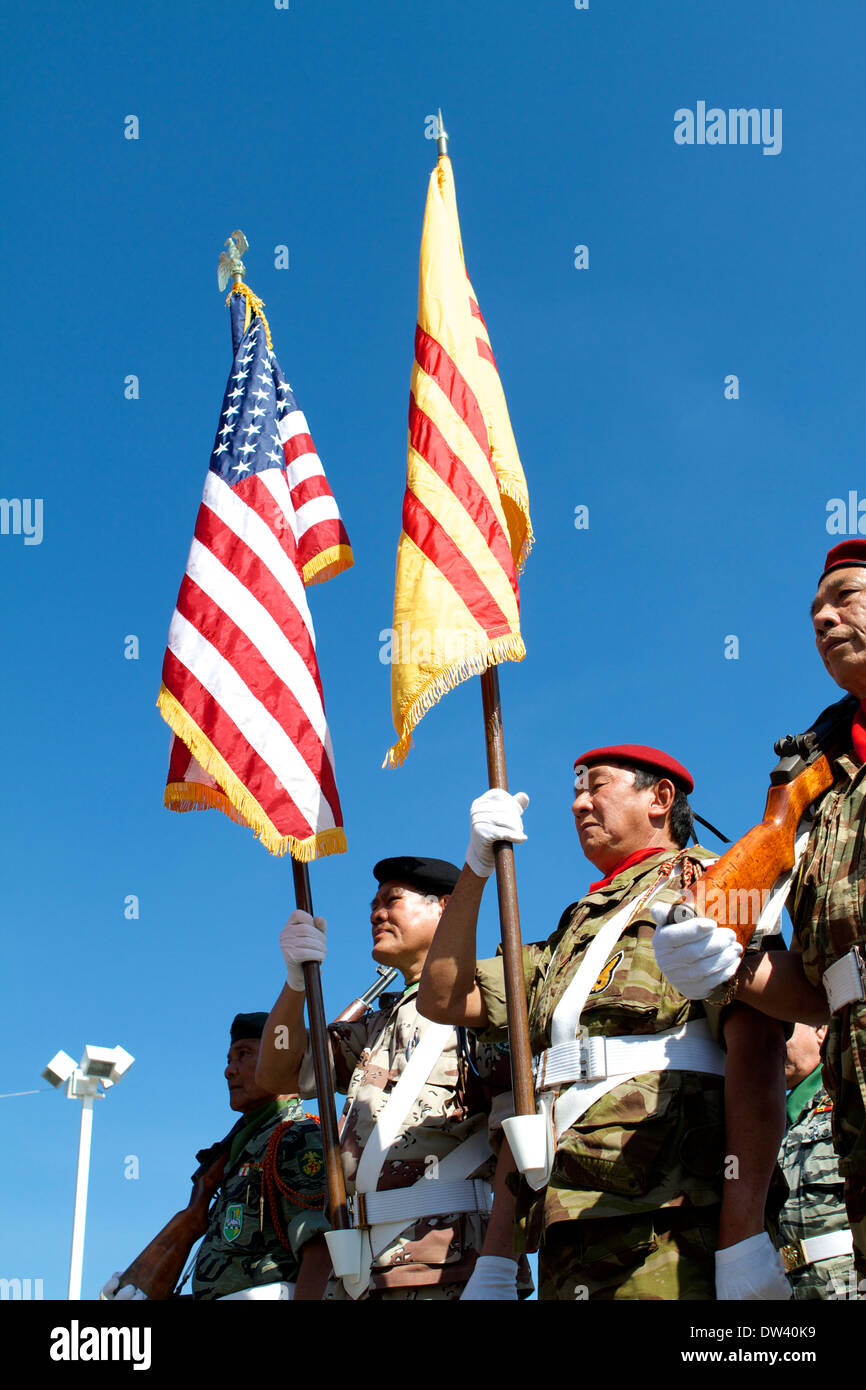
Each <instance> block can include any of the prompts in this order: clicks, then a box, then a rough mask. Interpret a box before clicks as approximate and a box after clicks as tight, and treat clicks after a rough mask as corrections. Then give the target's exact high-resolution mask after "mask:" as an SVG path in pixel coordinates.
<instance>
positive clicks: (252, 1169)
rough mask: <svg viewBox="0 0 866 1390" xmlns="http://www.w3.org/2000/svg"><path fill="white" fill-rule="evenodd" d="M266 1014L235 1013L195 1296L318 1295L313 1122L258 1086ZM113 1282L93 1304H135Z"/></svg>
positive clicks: (320, 1225)
mask: <svg viewBox="0 0 866 1390" xmlns="http://www.w3.org/2000/svg"><path fill="white" fill-rule="evenodd" d="M267 1017H268V1016H267V1014H266V1013H261V1012H259V1013H241V1014H236V1016H235V1018H234V1020H233V1022H232V1025H231V1029H230V1045H229V1051H228V1058H227V1062H226V1069H225V1078H226V1081H227V1082H228V1088H229V1105H230V1107H231V1109H232V1110H236V1111H238V1112H239V1113H240V1115H241V1117H242V1118H241V1120H240V1121H239V1122H238V1124H237V1125H235V1127H234V1129H233V1131H232V1133H231V1136H230V1140H231V1142H230V1148H229V1154H228V1160H227V1162H226V1166H225V1175H224V1177H223V1180H222V1182H221V1184H220V1187H219V1191H218V1193H217V1196H216V1199H215V1201H214V1204H213V1206H212V1207H211V1209H210V1212H209V1216H208V1229H207V1231H206V1233H205V1236H204V1238H203V1240H202V1243H201V1245H200V1246H199V1250H198V1255H197V1257H196V1263H195V1269H194V1271H193V1276H192V1296H193V1298H196V1299H217V1298H227V1299H257V1300H258V1299H261V1300H269V1299H290V1298H293V1297H297V1298H298V1299H302V1298H315V1299H318V1298H320V1297H321V1290H322V1288H323V1287H324V1282H325V1278H326V1276H327V1268H328V1260H327V1249H326V1247H325V1242H324V1232H325V1231H327V1230H329V1229H330V1223H329V1222H328V1219H327V1217H326V1216H325V1215H324V1212H323V1208H324V1199H325V1163H324V1154H323V1151H322V1141H321V1136H320V1133H319V1125H318V1122H317V1121H316V1119H315V1118H314V1117H313V1116H310V1115H307V1114H306V1113H305V1111H304V1107H303V1105H302V1103H301V1101H300V1099H299V1097H298V1095H297V1094H294V1095H288V1094H276V1093H275V1092H274V1091H273V1090H269V1089H267V1088H265V1087H263V1086H261V1085H259V1083H258V1081H257V1080H256V1065H257V1063H258V1057H259V1046H260V1042H261V1036H262V1029H263V1028H264V1025H265V1023H266V1021H267ZM119 1282H120V1276H119V1275H116V1274H115V1275H113V1276H112V1278H111V1279H110V1280H109V1281H108V1283H107V1284H106V1285H105V1287H104V1288H103V1290H102V1294H101V1297H103V1298H108V1299H110V1298H115V1299H120V1300H126V1299H143V1298H146V1297H147V1295H146V1294H145V1293H144V1292H143V1291H142V1290H140V1289H135V1288H133V1287H132V1286H131V1285H129V1284H125V1285H123V1286H122V1287H118V1285H119Z"/></svg>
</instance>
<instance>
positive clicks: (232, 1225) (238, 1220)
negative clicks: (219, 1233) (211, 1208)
mask: <svg viewBox="0 0 866 1390" xmlns="http://www.w3.org/2000/svg"><path fill="white" fill-rule="evenodd" d="M243 1224H244V1209H243V1207H242V1206H241V1205H240V1204H238V1205H236V1206H232V1207H229V1208H228V1210H227V1211H226V1219H225V1221H224V1222H223V1235H224V1236H225V1238H226V1240H237V1238H238V1236H239V1235H240V1233H241V1231H242V1230H243Z"/></svg>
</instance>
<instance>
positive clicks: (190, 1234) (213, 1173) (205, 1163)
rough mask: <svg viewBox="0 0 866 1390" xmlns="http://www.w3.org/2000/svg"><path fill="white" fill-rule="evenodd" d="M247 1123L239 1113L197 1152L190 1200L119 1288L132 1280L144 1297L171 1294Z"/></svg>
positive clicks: (205, 1224)
mask: <svg viewBox="0 0 866 1390" xmlns="http://www.w3.org/2000/svg"><path fill="white" fill-rule="evenodd" d="M246 1123H247V1121H246V1119H245V1118H244V1116H243V1115H242V1116H241V1118H240V1119H239V1120H238V1122H237V1124H235V1125H233V1126H232V1128H231V1129H230V1130H229V1132H228V1134H227V1135H226V1136H225V1138H224V1139H221V1140H220V1141H219V1143H218V1144H212V1145H211V1147H210V1148H209V1149H200V1150H199V1151H198V1153H197V1154H196V1159H197V1161H198V1165H199V1166H198V1168H197V1169H196V1170H195V1172H194V1173H193V1175H192V1195H191V1197H190V1199H189V1204H188V1205H187V1206H186V1207H184V1208H183V1210H182V1211H179V1212H176V1213H175V1215H174V1216H173V1217H172V1218H171V1220H170V1221H169V1222H167V1223H166V1225H165V1226H163V1228H162V1230H161V1231H160V1232H159V1234H158V1235H156V1236H154V1238H153V1240H152V1241H151V1242H150V1244H149V1245H147V1246H145V1248H144V1250H142V1252H141V1254H140V1255H138V1256H137V1257H136V1258H135V1259H134V1260H133V1262H132V1264H131V1265H130V1266H129V1268H128V1269H126V1270H124V1272H123V1274H122V1275H121V1276H120V1283H119V1284H118V1288H119V1289H122V1288H123V1286H124V1284H134V1285H135V1287H136V1288H137V1289H141V1291H142V1293H146V1294H147V1297H148V1298H149V1299H151V1300H153V1299H167V1298H171V1296H172V1293H173V1292H174V1289H175V1286H176V1284H177V1281H178V1280H179V1278H180V1276H181V1273H182V1272H183V1267H184V1265H185V1264H186V1262H187V1259H188V1258H189V1252H190V1250H191V1249H192V1247H193V1246H194V1245H195V1243H196V1241H197V1240H199V1239H200V1237H201V1236H203V1235H204V1233H205V1231H206V1230H207V1228H208V1213H209V1211H210V1205H211V1200H212V1198H213V1196H214V1194H215V1193H216V1191H217V1188H218V1187H219V1185H220V1183H221V1182H222V1180H223V1177H224V1176H225V1170H226V1164H227V1162H228V1156H229V1152H230V1150H231V1144H232V1139H233V1138H234V1136H235V1134H236V1133H237V1132H238V1131H239V1130H240V1129H241V1128H242V1126H243V1125H245V1124H246Z"/></svg>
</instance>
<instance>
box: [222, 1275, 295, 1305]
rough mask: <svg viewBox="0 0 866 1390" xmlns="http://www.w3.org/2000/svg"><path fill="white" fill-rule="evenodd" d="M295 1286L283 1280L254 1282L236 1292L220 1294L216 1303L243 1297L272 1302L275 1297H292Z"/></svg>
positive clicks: (255, 1300)
mask: <svg viewBox="0 0 866 1390" xmlns="http://www.w3.org/2000/svg"><path fill="white" fill-rule="evenodd" d="M294 1296H295V1286H294V1284H293V1283H288V1282H287V1281H286V1280H283V1282H282V1283H281V1284H254V1285H253V1286H252V1288H250V1289H238V1291H237V1293H224V1294H220V1296H219V1298H218V1299H217V1300H216V1301H217V1303H228V1302H229V1300H230V1299H244V1300H251V1301H253V1302H263V1303H265V1302H266V1303H272V1302H276V1301H277V1299H280V1300H285V1299H288V1298H294Z"/></svg>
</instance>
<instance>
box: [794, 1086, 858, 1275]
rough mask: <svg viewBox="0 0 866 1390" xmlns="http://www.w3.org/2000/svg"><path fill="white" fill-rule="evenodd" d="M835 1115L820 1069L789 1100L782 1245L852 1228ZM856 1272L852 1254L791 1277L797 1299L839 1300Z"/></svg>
mask: <svg viewBox="0 0 866 1390" xmlns="http://www.w3.org/2000/svg"><path fill="white" fill-rule="evenodd" d="M832 1110H833V1105H832V1102H831V1100H830V1097H829V1096H828V1095H827V1092H826V1091H825V1090H824V1087H823V1086H822V1085H821V1068H820V1066H818V1067H816V1068H815V1070H814V1071H813V1072H812V1074H811V1076H807V1077H806V1078H805V1079H804V1080H803V1081H801V1082H800V1084H799V1086H797V1087H796V1088H795V1090H793V1091H792V1092H791V1094H790V1096H789V1098H788V1115H789V1119H790V1125H789V1128H788V1131H787V1133H786V1135H785V1138H784V1139H783V1141H782V1147H781V1149H780V1151H779V1166H780V1167H781V1169H782V1173H783V1174H784V1177H785V1181H786V1182H787V1184H788V1191H789V1196H788V1200H787V1201H786V1202H785V1205H784V1206H783V1207H782V1210H781V1212H780V1213H779V1218H778V1228H779V1240H778V1243H779V1244H780V1245H793V1244H794V1243H795V1242H796V1241H799V1240H807V1239H808V1238H809V1237H810V1236H821V1235H827V1234H829V1232H831V1231H844V1230H847V1229H848V1215H847V1213H846V1211H845V1202H844V1199H843V1195H842V1187H843V1184H842V1179H841V1178H840V1176H839V1160H838V1159H837V1157H836V1154H835V1153H834V1151H833V1138H832V1135H831V1132H830V1123H831V1121H830V1117H831V1114H832ZM853 1273H854V1261H853V1260H852V1258H851V1256H850V1255H834V1256H832V1257H831V1258H830V1259H828V1260H818V1261H816V1262H815V1263H814V1264H810V1265H807V1266H806V1267H805V1268H804V1269H795V1270H792V1271H791V1272H790V1273H789V1275H788V1278H789V1279H790V1281H791V1285H792V1287H793V1290H794V1297H795V1298H838V1297H840V1294H841V1296H842V1297H847V1296H848V1293H849V1290H850V1287H851V1283H852V1281H851V1277H850V1276H851V1275H852V1274H853ZM855 1285H856V1281H855Z"/></svg>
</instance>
